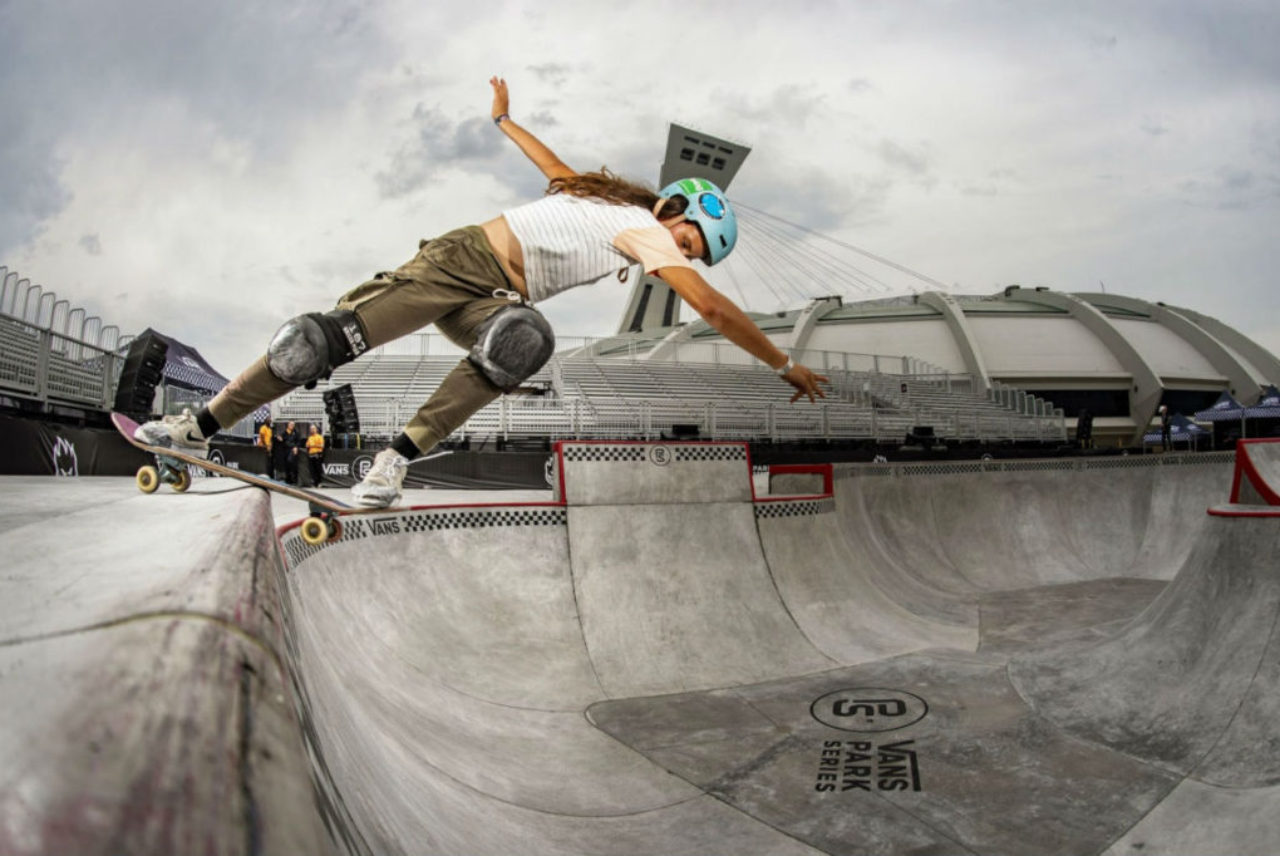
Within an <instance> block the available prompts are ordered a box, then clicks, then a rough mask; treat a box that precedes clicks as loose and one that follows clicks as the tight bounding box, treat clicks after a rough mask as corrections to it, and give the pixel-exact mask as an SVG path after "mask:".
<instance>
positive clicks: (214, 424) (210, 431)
mask: <svg viewBox="0 0 1280 856" xmlns="http://www.w3.org/2000/svg"><path fill="white" fill-rule="evenodd" d="M196 424H197V425H199V426H200V433H201V434H203V435H204V438H205V439H206V440H208V439H209V438H210V437H212V436H213V435H214V434H217V433H218V432H219V431H221V430H222V426H221V425H219V424H218V420H217V419H214V418H213V414H212V413H210V412H209V408H207V407H201V408H200V412H199V413H197V414H196Z"/></svg>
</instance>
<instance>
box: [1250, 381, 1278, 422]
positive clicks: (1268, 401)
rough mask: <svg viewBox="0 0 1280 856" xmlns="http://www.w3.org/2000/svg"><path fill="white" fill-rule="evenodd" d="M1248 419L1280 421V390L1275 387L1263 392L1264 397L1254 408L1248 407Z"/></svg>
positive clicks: (1269, 387) (1272, 386)
mask: <svg viewBox="0 0 1280 856" xmlns="http://www.w3.org/2000/svg"><path fill="white" fill-rule="evenodd" d="M1244 415H1245V417H1246V418H1247V419H1280V390H1278V389H1276V387H1275V385H1274V384H1273V385H1271V386H1268V387H1267V388H1265V389H1264V390H1262V396H1261V397H1260V398H1259V399H1258V403H1257V404H1255V405H1254V406H1253V407H1246V408H1245V411H1244Z"/></svg>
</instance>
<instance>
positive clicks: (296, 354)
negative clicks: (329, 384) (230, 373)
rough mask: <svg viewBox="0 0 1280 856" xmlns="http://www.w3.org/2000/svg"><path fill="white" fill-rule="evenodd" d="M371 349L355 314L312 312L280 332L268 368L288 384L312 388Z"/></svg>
mask: <svg viewBox="0 0 1280 856" xmlns="http://www.w3.org/2000/svg"><path fill="white" fill-rule="evenodd" d="M367 350H369V343H368V339H366V337H365V334H364V328H363V327H362V326H361V324H360V319H358V318H356V316H355V313H354V312H348V311H346V310H342V309H335V310H334V311H332V312H326V313H324V314H321V313H319V312H310V313H308V314H306V315H299V316H298V317H297V318H291V319H289V320H288V321H286V322H284V325H283V326H282V327H281V328H280V329H279V330H277V331H276V334H275V336H273V337H272V338H271V344H270V345H268V346H267V368H268V369H269V370H270V371H271V373H272V374H273V375H275V376H276V377H278V378H280V380H282V381H284V382H285V383H290V384H293V385H294V386H306V387H307V388H308V389H312V388H314V387H315V385H316V381H318V380H320V379H321V378H327V377H329V375H331V374H333V370H334V369H336V368H337V367H338V366H341V365H344V364H346V363H349V362H351V361H352V360H354V359H355V358H356V357H358V356H360V355H361V354H363V353H364V352H365V351H367Z"/></svg>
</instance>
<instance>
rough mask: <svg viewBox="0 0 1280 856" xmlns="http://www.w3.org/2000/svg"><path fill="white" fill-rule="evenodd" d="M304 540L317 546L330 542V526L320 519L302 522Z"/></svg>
mask: <svg viewBox="0 0 1280 856" xmlns="http://www.w3.org/2000/svg"><path fill="white" fill-rule="evenodd" d="M302 540H303V541H306V542H307V543H308V544H311V545H312V546H315V545H316V544H323V543H324V542H325V541H328V540H329V524H328V523H325V522H324V521H323V520H321V519H320V518H319V517H308V518H307V519H306V520H304V521H302Z"/></svg>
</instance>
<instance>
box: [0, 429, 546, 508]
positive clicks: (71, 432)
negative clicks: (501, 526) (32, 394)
mask: <svg viewBox="0 0 1280 856" xmlns="http://www.w3.org/2000/svg"><path fill="white" fill-rule="evenodd" d="M375 454H376V450H362V449H329V450H327V451H326V452H325V456H324V463H323V471H324V480H323V482H322V486H325V487H342V486H349V485H351V484H354V483H355V482H357V481H359V480H360V479H361V478H363V477H364V474H365V473H367V472H368V471H369V467H370V466H372V464H373V456H374V455H375ZM550 458H551V454H550V453H549V452H524V451H519V452H514V451H513V452H490V451H484V452H479V451H471V450H462V451H456V452H452V451H442V452H436V453H434V454H430V455H426V456H424V457H423V458H421V459H419V460H417V461H414V462H413V463H412V464H411V465H410V467H409V472H408V474H407V475H406V476H405V486H406V487H431V486H436V487H456V488H464V489H477V490H512V489H532V490H538V489H543V488H546V487H548V486H549V485H550V480H549V479H550V477H549V472H550ZM209 459H210V460H212V461H214V462H216V463H220V464H224V465H225V466H229V467H231V468H232V469H237V470H245V471H247V472H254V473H265V472H267V454H266V452H265V451H264V450H263V449H261V448H259V447H257V446H250V445H246V444H243V443H214V444H213V445H212V447H211V448H210V450H209ZM147 463H151V461H150V456H149V455H147V454H146V453H144V452H142V451H141V450H139V449H137V448H135V447H133V446H131V445H130V444H129V443H128V442H127V441H126V440H125V439H124V438H123V437H121V436H120V435H119V434H118V433H117V432H116V431H115V430H114V429H109V428H78V427H74V426H67V425H60V424H57V423H52V422H43V421H40V420H38V419H24V418H21V417H15V416H8V415H0V475H42V476H132V475H133V474H134V473H136V472H137V470H138V467H140V466H142V465H143V464H147ZM195 475H197V477H199V476H201V475H203V474H202V473H196V474H195ZM284 475H285V474H284V473H282V472H277V473H275V477H276V478H279V479H283V478H284ZM298 477H299V482H300V483H301V484H302V485H303V486H304V487H310V486H311V469H310V466H309V462H308V461H307V460H306V456H305V455H300V456H299V461H298Z"/></svg>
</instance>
